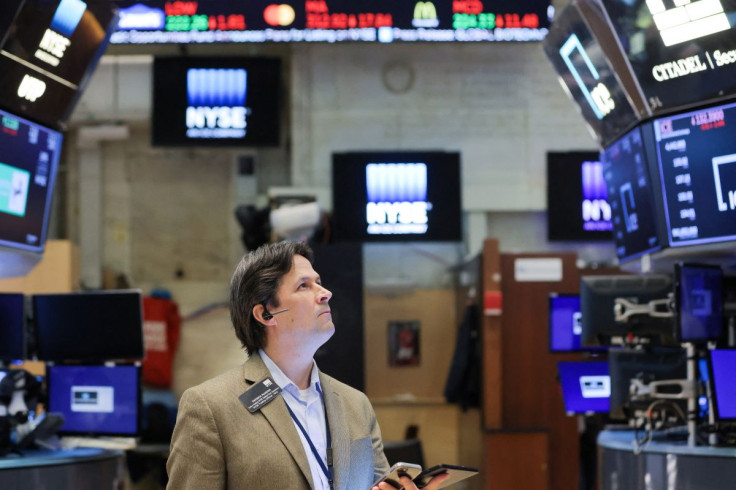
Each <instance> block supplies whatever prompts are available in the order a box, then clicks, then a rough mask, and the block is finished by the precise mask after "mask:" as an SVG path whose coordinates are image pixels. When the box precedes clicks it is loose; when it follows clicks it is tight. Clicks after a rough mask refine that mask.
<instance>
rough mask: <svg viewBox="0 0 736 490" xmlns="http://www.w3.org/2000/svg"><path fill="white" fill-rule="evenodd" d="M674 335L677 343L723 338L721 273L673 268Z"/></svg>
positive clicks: (680, 266)
mask: <svg viewBox="0 0 736 490" xmlns="http://www.w3.org/2000/svg"><path fill="white" fill-rule="evenodd" d="M675 309H676V334H677V337H678V339H679V340H680V342H701V343H702V342H707V341H709V340H718V339H719V338H721V335H722V334H723V270H722V269H721V268H720V267H718V266H709V265H698V264H676V265H675Z"/></svg>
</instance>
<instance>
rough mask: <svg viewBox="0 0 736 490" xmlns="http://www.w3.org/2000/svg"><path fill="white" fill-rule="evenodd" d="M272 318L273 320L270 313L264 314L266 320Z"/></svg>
mask: <svg viewBox="0 0 736 490" xmlns="http://www.w3.org/2000/svg"><path fill="white" fill-rule="evenodd" d="M271 318H273V315H272V314H270V313H269V312H267V311H266V312H265V313H263V319H264V320H270V319H271Z"/></svg>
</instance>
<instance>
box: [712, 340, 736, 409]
mask: <svg viewBox="0 0 736 490" xmlns="http://www.w3.org/2000/svg"><path fill="white" fill-rule="evenodd" d="M710 367H711V377H710V379H711V381H712V383H713V394H714V395H715V396H714V402H715V403H714V404H715V407H716V410H715V412H716V418H717V419H719V420H736V383H734V377H733V373H736V350H730V349H716V350H712V351H710Z"/></svg>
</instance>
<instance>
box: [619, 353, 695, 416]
mask: <svg viewBox="0 0 736 490" xmlns="http://www.w3.org/2000/svg"><path fill="white" fill-rule="evenodd" d="M608 369H609V373H610V375H611V411H610V416H611V418H613V419H616V420H625V419H628V418H629V417H631V416H632V415H633V414H634V412H635V411H637V410H645V409H646V408H647V407H648V406H649V404H651V403H652V401H654V400H641V401H632V400H631V395H630V389H629V387H630V385H631V380H632V379H634V378H637V379H639V380H641V381H642V382H644V383H649V382H651V381H662V380H669V379H672V380H674V379H678V380H682V379H685V378H686V375H687V354H686V351H685V349H652V350H631V349H611V350H609V351H608ZM676 403H678V404H681V408H682V409H683V413H687V406H686V403H687V402H686V400H678V401H676Z"/></svg>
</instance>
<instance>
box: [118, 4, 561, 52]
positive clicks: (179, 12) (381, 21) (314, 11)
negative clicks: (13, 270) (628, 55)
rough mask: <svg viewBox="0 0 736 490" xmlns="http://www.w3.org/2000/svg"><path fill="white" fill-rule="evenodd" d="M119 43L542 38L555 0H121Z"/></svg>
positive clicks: (516, 39) (466, 40)
mask: <svg viewBox="0 0 736 490" xmlns="http://www.w3.org/2000/svg"><path fill="white" fill-rule="evenodd" d="M115 4H116V5H118V6H119V7H120V23H119V26H118V31H117V32H116V33H115V34H114V35H113V37H112V42H113V43H119V44H157V43H222V42H227V43H263V42H330V43H334V42H382V43H390V42H421V41H432V42H479V41H480V42H502V41H541V40H542V39H543V38H544V36H545V35H546V34H547V30H548V28H549V10H548V9H549V8H550V1H549V0H494V1H492V2H489V1H481V0H432V1H412V2H395V1H390V0H372V1H366V0H306V1H291V0H284V1H280V2H278V3H273V2H270V1H248V2H243V1H240V0H208V1H206V2H205V1H173V2H172V1H163V0H151V1H147V2H141V1H140V0H115Z"/></svg>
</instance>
